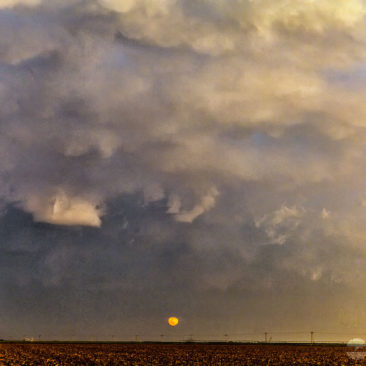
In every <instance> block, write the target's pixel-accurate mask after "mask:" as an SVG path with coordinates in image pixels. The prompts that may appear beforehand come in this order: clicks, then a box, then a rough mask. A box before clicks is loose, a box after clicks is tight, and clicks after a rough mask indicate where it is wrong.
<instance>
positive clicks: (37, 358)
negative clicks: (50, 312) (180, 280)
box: [0, 343, 366, 366]
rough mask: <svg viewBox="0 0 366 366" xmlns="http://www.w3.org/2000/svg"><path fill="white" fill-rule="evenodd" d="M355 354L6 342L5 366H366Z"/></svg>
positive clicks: (298, 348)
mask: <svg viewBox="0 0 366 366" xmlns="http://www.w3.org/2000/svg"><path fill="white" fill-rule="evenodd" d="M350 351H352V349H350V347H342V346H320V345H270V344H266V345H259V344H257V345H256V344H147V343H141V344H138V343H136V344H124V343H108V344H102V343H99V344H98V343H95V344H92V343H85V344H82V343H39V344H38V343H1V344H0V365H27V366H32V365H49V366H51V365H52V366H55V365H128V366H140V365H141V366H142V365H163V366H169V365H207V366H209V365H220V366H226V365H227V366H235V365H253V366H260V365H273V366H274V365H307V366H311V365H317V366H319V365H366V358H365V359H362V360H361V359H360V360H355V359H352V357H349V356H348V355H347V353H348V352H350Z"/></svg>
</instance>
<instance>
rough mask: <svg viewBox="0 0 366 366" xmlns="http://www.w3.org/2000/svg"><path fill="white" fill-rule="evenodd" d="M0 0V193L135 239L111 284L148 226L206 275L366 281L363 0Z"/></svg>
mask: <svg viewBox="0 0 366 366" xmlns="http://www.w3.org/2000/svg"><path fill="white" fill-rule="evenodd" d="M0 7H1V9H0V105H1V108H0V160H1V164H0V198H1V205H2V207H7V206H8V205H9V204H11V205H13V206H15V207H17V208H21V209H22V210H24V211H26V212H28V213H30V214H31V215H32V218H33V220H34V221H36V222H41V223H42V222H46V223H50V224H52V225H53V226H52V225H51V226H52V227H53V229H54V230H65V232H67V233H69V232H68V231H67V230H69V229H70V228H63V227H62V226H92V227H97V228H98V230H96V231H98V233H99V234H98V235H100V236H101V237H100V243H105V242H108V243H111V244H110V245H111V247H108V248H109V249H110V250H111V251H113V250H117V249H116V247H117V244H118V245H121V246H122V245H125V247H123V250H125V251H126V252H123V254H120V257H118V258H117V259H118V260H117V259H115V257H114V256H112V255H111V257H110V258H108V260H110V261H112V262H113V260H116V264H115V266H116V270H115V273H117V274H116V276H117V277H118V276H119V275H120V276H121V278H122V280H120V279H117V280H115V281H111V282H108V278H107V279H106V278H105V277H103V275H101V276H99V277H98V276H97V277H98V281H100V282H99V283H100V286H101V287H103V288H115V287H117V288H118V286H122V285H121V283H123V286H125V287H124V288H129V289H131V288H132V287H133V288H135V287H137V285H135V284H134V285H133V286H132V285H131V283H132V282H133V280H131V283H128V281H127V280H126V282H127V284H126V283H125V282H123V281H125V278H127V277H128V274H126V273H125V272H123V271H122V270H121V269H120V268H119V267H118V265H120V263H121V260H122V259H124V258H128V257H129V255H131V256H133V255H136V257H139V258H140V257H144V256H143V255H142V254H141V253H140V252H138V250H139V249H138V248H139V245H141V246H142V247H143V246H144V245H146V243H151V245H152V246H154V245H155V246H154V248H160V250H161V251H163V252H164V255H165V256H164V255H162V254H161V253H159V255H160V254H161V256H159V255H158V254H156V253H155V254H156V255H155V257H154V260H156V261H158V258H160V257H164V258H165V257H166V256H168V257H169V256H170V255H171V256H173V255H172V254H171V252H169V249H168V248H170V246H172V245H176V246H177V247H174V248H175V250H176V251H177V253H181V255H180V256H179V258H175V257H174V260H175V262H174V261H173V260H172V262H174V264H175V266H176V268H190V273H193V274H194V276H195V278H196V279H197V283H199V285H197V288H198V290H197V291H200V290H201V287H202V288H210V289H214V290H215V291H216V290H218V291H226V290H228V289H232V288H234V289H242V288H245V289H246V290H247V291H254V292H255V291H256V289H258V288H259V289H263V291H267V290H268V291H269V289H272V288H273V287H276V286H280V287H281V285H280V284H281V283H284V284H286V286H290V287H291V284H289V283H288V281H287V280H288V279H289V278H291V279H292V278H294V281H295V280H296V281H298V282H296V284H293V286H294V287H296V286H297V285H298V284H299V283H300V284H301V286H304V293H305V290H306V288H307V287H306V286H309V287H311V286H313V285H314V283H315V284H316V285H317V286H319V287H321V286H325V287H326V284H327V283H332V284H334V286H345V287H347V286H348V287H347V288H349V287H352V286H353V285H352V283H356V282H357V281H359V282H360V281H362V279H363V278H364V270H363V269H362V263H361V264H359V263H358V262H356V260H357V257H362V256H363V255H364V253H365V246H364V237H365V234H366V233H365V230H364V227H365V214H364V210H365V208H364V207H363V204H362V202H363V200H364V199H365V187H364V185H365V179H366V164H365V159H364V151H365V141H366V132H365V122H364V121H365V120H366V109H365V107H364V105H365V104H364V99H365V95H366V89H365V87H364V84H365V83H364V81H365V78H366V76H365V75H366V71H365V70H366V69H365V66H364V63H365V59H366V53H365V49H366V48H365V46H366V45H365V39H366V34H365V29H366V28H365V25H366V24H365V3H364V1H361V0H347V1H346V0H318V1H310V0H303V1H300V0H299V1H292V2H291V4H290V3H289V2H288V1H284V0H252V1H250V0H247V1H242V0H233V1H223V0H202V1H196V0H185V1H183V0H175V1H170V0H164V1H163V0H161V1H158V0H156V1H147V0H136V1H114V0H100V1H96V0H90V1H82V0H71V1H68V2H64V1H58V0H54V1H39V2H38V1H37V2H36V1H34V2H33V1H32V2H27V1H17V2H15V1H6V2H5V1H2V2H0ZM126 197H127V198H129V199H130V201H128V199H127V198H126ZM124 199H126V200H127V203H126V201H123V200H124ZM121 200H122V201H121ZM116 202H117V203H118V204H117V203H116ZM120 202H122V203H120ZM131 202H133V204H132V203H131ZM116 206H118V207H116ZM5 211H6V210H5ZM5 211H4V212H5ZM4 215H5V214H4ZM126 222H128V225H125V224H124V223H126ZM40 226H41V227H42V225H40ZM72 229H75V230H78V229H80V230H84V229H85V228H72ZM70 230H71V229H70ZM91 230H92V229H91ZM62 232H63V231H62ZM24 235H26V234H24ZM65 235H66V234H65ZM37 240H38V238H36V239H34V240H33V241H37ZM47 240H49V241H50V242H52V241H53V240H54V239H53V238H51V239H47ZM75 240H76V239H75V238H72V239H70V238H69V237H67V238H66V239H65V242H67V243H68V244H67V248H66V249H65V252H66V253H71V252H72V250H73V249H71V244H70V246H69V243H74V242H75ZM26 241H27V240H26V239H24V240H23V239H22V240H19V242H20V243H23V242H26ZM76 241H77V240H76ZM144 243H145V244H144ZM172 243H173V244H172ZM132 244H133V245H132ZM17 245H18V246H19V247H21V248H23V247H22V245H21V244H19V243H17ZM65 245H66V244H65ZM95 245H96V244H95ZM98 245H99V242H98ZM132 246H133V249H131V247H132ZM118 248H119V247H118ZM144 248H145V247H144ZM162 248H164V249H162ZM182 248H183V249H182ZM187 248H189V249H187ZM22 250H23V249H22ZM60 250H61V249H60ZM119 250H122V249H119ZM133 250H135V251H137V252H134V251H133ZM149 250H158V249H151V248H150V249H149ZM185 250H186V251H187V252H188V253H187V252H185ZM131 253H133V255H132V254H131ZM166 253H167V254H166ZM335 253H338V254H335ZM339 253H341V254H339ZM91 255H92V254H91ZM106 255H107V254H106ZM347 255H348V256H347ZM345 256H346V257H347V258H346V260H340V257H342V258H344V257H345ZM50 257H51V259H50V260H49V263H52V265H49V267H53V268H54V269H53V271H55V272H57V268H60V269H59V272H58V273H54V278H55V280H54V281H53V283H55V284H56V283H60V282H62V279H63V278H64V277H63V273H64V272H67V271H66V270H65V268H68V263H69V261H70V258H72V257H73V256H72V255H71V254H70V255H69V254H67V255H66V254H65V255H64V256H63V257H62V256H61V257H62V258H65V259H64V260H63V261H62V263H61V262H60V266H59V267H58V266H56V265H53V263H54V261H55V258H58V254H55V255H54V256H52V255H51V254H50ZM83 258H84V257H83ZM121 258H122V259H121ZM187 258H193V260H191V261H189V259H187ZM218 258H219V260H218ZM84 259H85V262H86V263H89V262H88V260H90V262H92V259H90V258H89V257H88V258H84ZM84 259H83V260H84ZM102 259H103V256H101V259H100V260H101V261H102ZM98 260H99V259H98ZM196 262H197V263H199V265H198V266H197V267H199V268H196V267H195V266H194V265H193V264H192V263H196ZM99 264H100V263H99ZM150 264H151V263H150ZM124 265H125V268H130V267H129V263H124ZM140 265H141V268H144V266H146V265H147V264H146V263H144V262H141V263H140ZM159 265H160V262H159ZM164 265H165V267H164V266H162V267H163V268H165V269H166V268H168V267H169V266H168V265H167V264H164ZM158 267H159V266H158ZM42 268H43V267H42ZM96 268H104V267H103V263H101V264H100V267H98V265H96ZM139 268H140V267H139ZM159 268H160V267H159ZM49 270H50V269H49V268H48V267H47V268H45V269H44V272H45V273H47V271H49ZM136 271H137V270H136ZM161 271H163V269H162V270H161ZM166 271H167V272H168V271H169V268H168V269H167V270H166ZM86 272H87V270H86ZM122 272H123V273H122ZM132 272H133V271H132ZM121 273H122V274H121ZM154 273H155V272H154ZM184 273H185V272H184V271H183V270H182V273H178V272H177V274H176V277H174V278H176V279H177V281H178V279H180V278H184V279H185V280H186V281H187V283H191V279H189V278H186V277H184V276H185V275H184ZM160 274H161V273H160ZM114 275H115V274H113V276H114ZM138 275H139V274H138V273H135V272H133V275H132V274H131V278H134V276H135V277H138ZM292 275H293V276H292ZM111 276H112V274H111ZM113 276H112V277H113ZM123 276H125V277H123ZM156 276H157V277H156V278H157V280H156V281H155V283H160V281H163V280H162V279H163V278H164V276H161V277H159V274H156ZM169 278H173V277H169ZM56 279H57V281H59V282H57V281H56ZM65 281H66V280H65ZM182 281H183V280H182ZM163 283H166V282H164V281H163ZM254 283H255V284H256V287H255V286H254V285H253V284H254ZM309 283H310V285H309ZM141 286H142V285H141ZM167 286H168V285H167ZM187 286H188V285H187ZM200 286H201V287H200ZM284 286H285V285H284ZM299 286H300V285H299ZM301 286H300V287H301ZM314 286H315V285H314ZM311 288H313V287H311ZM238 291H239V290H238ZM319 291H320V290H319ZM342 294H343V293H342ZM239 297H240V296H239Z"/></svg>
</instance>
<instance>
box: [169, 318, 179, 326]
mask: <svg viewBox="0 0 366 366" xmlns="http://www.w3.org/2000/svg"><path fill="white" fill-rule="evenodd" d="M168 323H169V325H171V326H172V327H175V326H176V325H178V323H179V319H178V318H176V317H175V316H171V317H170V318H169V319H168Z"/></svg>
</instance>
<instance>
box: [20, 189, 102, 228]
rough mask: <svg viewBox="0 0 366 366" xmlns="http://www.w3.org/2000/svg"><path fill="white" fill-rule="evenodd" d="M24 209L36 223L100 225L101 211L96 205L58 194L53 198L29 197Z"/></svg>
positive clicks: (61, 193)
mask: <svg viewBox="0 0 366 366" xmlns="http://www.w3.org/2000/svg"><path fill="white" fill-rule="evenodd" d="M25 208H26V209H27V210H28V211H30V212H32V213H33V216H34V219H35V220H36V221H43V222H48V223H50V224H56V225H87V226H97V227H99V226H100V225H101V220H100V216H101V213H102V212H101V210H100V209H98V208H97V205H96V204H93V203H91V202H88V201H86V200H84V199H81V198H78V197H68V196H67V195H66V194H65V193H64V192H58V193H57V194H56V195H55V196H54V197H51V198H50V197H30V198H29V200H28V201H27V202H26V206H25Z"/></svg>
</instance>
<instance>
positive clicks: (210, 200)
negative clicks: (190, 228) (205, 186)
mask: <svg viewBox="0 0 366 366" xmlns="http://www.w3.org/2000/svg"><path fill="white" fill-rule="evenodd" d="M218 194H219V192H218V191H217V189H216V188H211V189H210V190H209V192H208V193H207V194H206V195H204V196H203V197H202V199H201V201H200V202H199V203H198V204H197V205H195V206H194V207H193V208H192V209H191V210H189V211H183V212H179V206H180V205H179V204H178V202H177V201H176V200H173V202H171V206H170V207H169V210H168V213H175V214H176V216H175V219H176V220H177V221H179V222H188V223H191V222H193V220H195V219H196V218H197V217H198V216H201V215H202V214H203V213H204V212H206V211H209V210H211V209H212V208H213V207H214V206H215V201H216V197H217V196H218ZM177 211H178V212H177Z"/></svg>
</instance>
